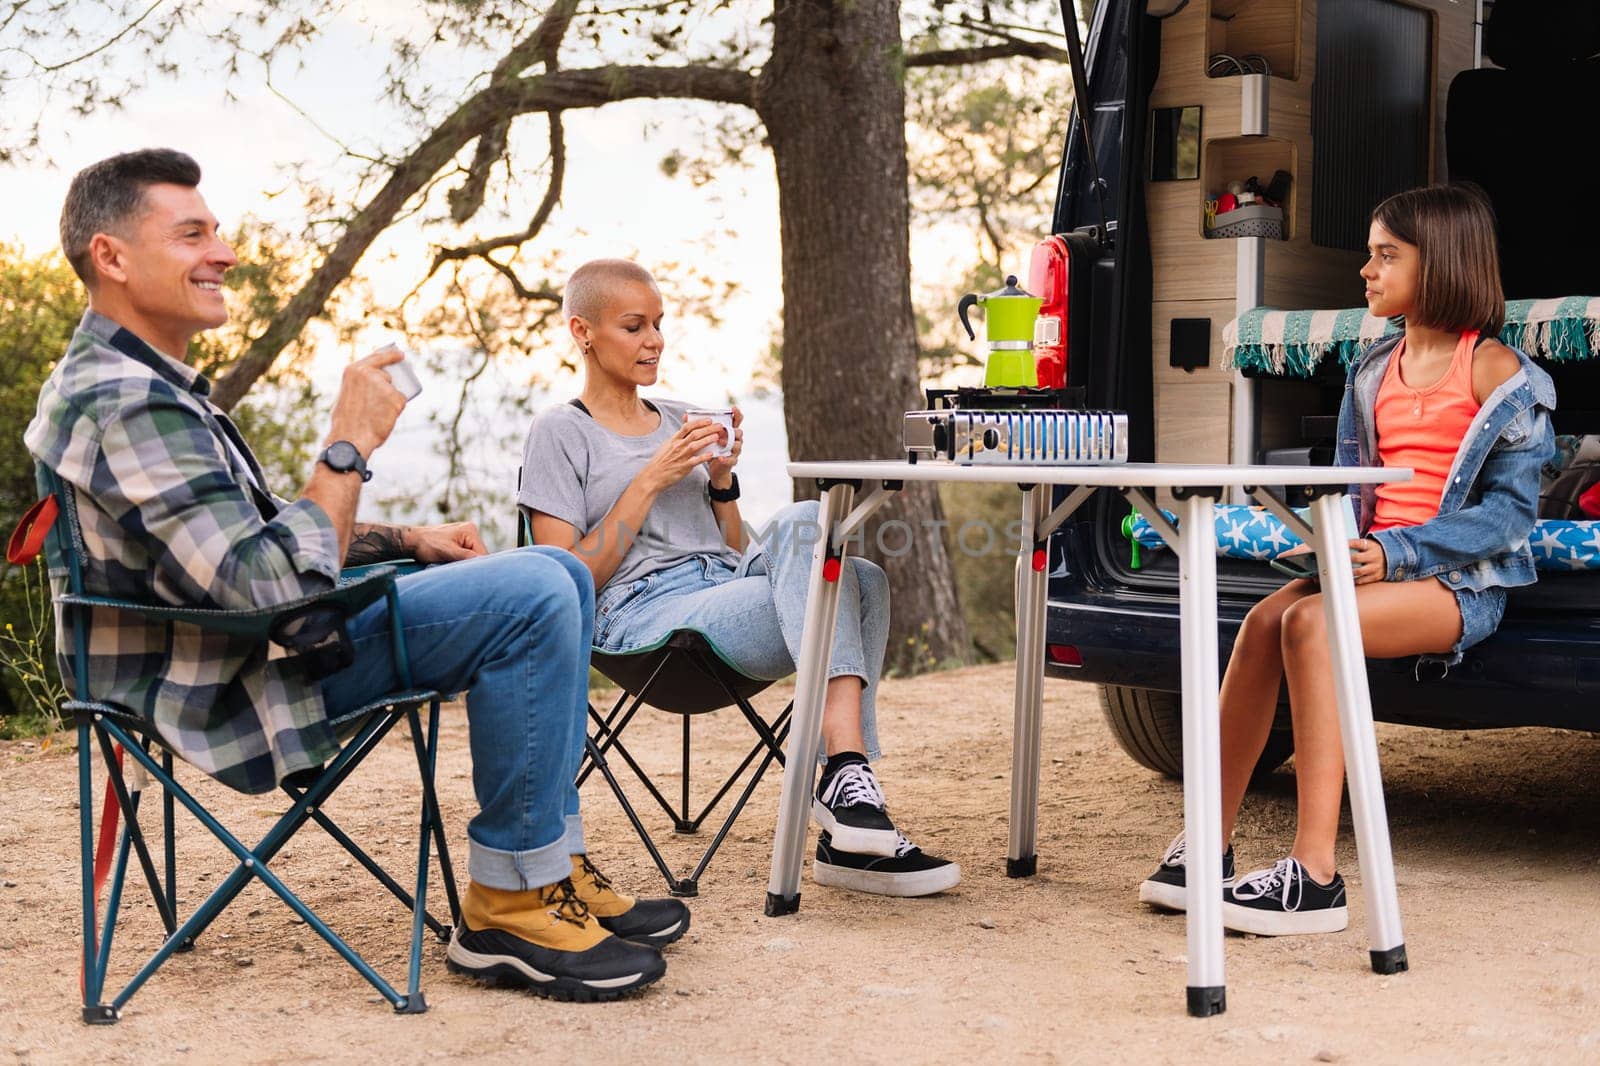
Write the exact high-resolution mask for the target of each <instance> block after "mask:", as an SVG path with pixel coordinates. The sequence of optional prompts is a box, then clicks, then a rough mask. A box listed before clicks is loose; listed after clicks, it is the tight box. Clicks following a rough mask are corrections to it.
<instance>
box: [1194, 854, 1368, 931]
mask: <svg viewBox="0 0 1600 1066" xmlns="http://www.w3.org/2000/svg"><path fill="white" fill-rule="evenodd" d="M1222 924H1223V925H1224V926H1226V927H1227V928H1229V929H1232V930H1233V931H1234V932H1236V933H1254V934H1256V935H1257V936H1293V935H1295V934H1297V933H1337V932H1339V930H1341V929H1343V928H1344V927H1345V926H1347V925H1349V924H1350V911H1349V908H1347V907H1346V906H1345V891H1344V878H1342V877H1340V876H1339V875H1338V874H1334V875H1333V880H1332V881H1331V882H1329V883H1328V884H1325V885H1324V884H1319V883H1318V882H1316V881H1314V880H1312V878H1311V875H1310V874H1308V873H1306V868H1305V867H1304V866H1301V865H1300V861H1299V860H1298V859H1295V858H1292V857H1291V858H1287V859H1279V860H1278V861H1277V863H1276V864H1274V865H1273V867H1272V868H1271V869H1269V870H1257V871H1256V872H1255V873H1252V874H1246V875H1245V876H1243V877H1241V878H1239V882H1238V883H1237V884H1236V885H1234V886H1233V888H1231V889H1227V890H1225V891H1224V892H1223V894H1222Z"/></svg>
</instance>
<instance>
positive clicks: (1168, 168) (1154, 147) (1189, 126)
mask: <svg viewBox="0 0 1600 1066" xmlns="http://www.w3.org/2000/svg"><path fill="white" fill-rule="evenodd" d="M1151 125H1152V126H1153V127H1154V128H1153V129H1152V130H1151V136H1150V146H1151V147H1150V180H1151V181H1189V180H1190V179H1193V178H1198V177H1199V176H1200V108H1199V106H1198V105H1191V106H1189V107H1158V108H1156V109H1155V111H1154V112H1152V115H1151Z"/></svg>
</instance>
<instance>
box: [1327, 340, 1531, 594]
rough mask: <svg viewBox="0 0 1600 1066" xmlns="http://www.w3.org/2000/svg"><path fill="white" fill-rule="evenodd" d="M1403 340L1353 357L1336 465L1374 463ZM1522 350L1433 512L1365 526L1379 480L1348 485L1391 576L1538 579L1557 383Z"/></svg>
mask: <svg viewBox="0 0 1600 1066" xmlns="http://www.w3.org/2000/svg"><path fill="white" fill-rule="evenodd" d="M1399 342H1400V337H1399V336H1394V337H1386V338H1384V339H1383V340H1381V341H1379V342H1378V343H1376V344H1374V345H1373V346H1372V347H1370V348H1368V349H1367V350H1366V351H1364V352H1362V353H1361V354H1360V355H1359V356H1357V357H1356V359H1355V361H1354V362H1352V363H1351V365H1350V370H1349V373H1348V374H1347V375H1346V377H1345V385H1344V401H1343V402H1342V403H1341V404H1340V407H1339V429H1338V440H1339V444H1338V450H1337V453H1336V455H1335V458H1334V465H1335V466H1372V465H1375V464H1376V463H1377V461H1378V459H1377V452H1378V448H1377V434H1376V430H1375V428H1374V425H1373V411H1374V409H1375V407H1376V405H1377V400H1378V386H1379V384H1380V383H1381V382H1382V381H1383V373H1384V369H1385V368H1386V367H1387V366H1388V365H1389V359H1390V357H1391V356H1393V355H1394V350H1395V347H1396V345H1398V344H1399ZM1513 351H1515V349H1513ZM1516 355H1517V361H1518V362H1520V363H1521V364H1522V368H1521V369H1520V370H1519V371H1517V373H1515V374H1513V375H1511V377H1510V378H1509V379H1507V380H1506V381H1505V382H1504V383H1502V384H1501V385H1500V387H1499V388H1497V389H1495V390H1494V392H1493V393H1491V394H1490V395H1489V397H1488V399H1486V400H1485V401H1484V402H1483V406H1482V408H1481V409H1480V410H1479V411H1478V413H1477V415H1475V416H1474V417H1473V420H1472V425H1471V428H1469V429H1468V430H1467V435H1466V437H1464V438H1463V439H1462V441H1461V447H1460V448H1458V449H1457V450H1456V457H1455V460H1454V462H1453V463H1452V464H1451V467H1450V473H1449V475H1448V476H1447V477H1446V478H1445V490H1444V495H1443V497H1442V498H1441V499H1440V500H1439V513H1438V515H1437V516H1436V517H1434V518H1430V519H1429V520H1428V521H1426V522H1424V523H1422V525H1420V526H1402V527H1397V528H1394V529H1385V530H1381V531H1379V532H1377V533H1372V534H1368V533H1367V530H1368V529H1369V528H1371V526H1372V520H1373V515H1374V511H1375V509H1376V504H1377V488H1376V486H1373V485H1360V486H1357V485H1352V486H1350V494H1351V495H1352V496H1353V497H1354V498H1355V502H1356V508H1355V509H1356V515H1357V519H1358V525H1359V528H1360V529H1361V532H1362V534H1363V535H1365V536H1370V537H1371V538H1372V539H1373V540H1375V541H1377V542H1378V543H1379V544H1380V545H1382V546H1383V554H1384V559H1385V562H1386V565H1387V567H1388V573H1387V574H1386V575H1385V576H1386V578H1387V579H1388V580H1390V581H1412V580H1415V579H1418V578H1425V577H1437V578H1439V579H1440V580H1441V581H1443V582H1444V583H1445V584H1446V585H1448V586H1449V587H1450V588H1452V589H1461V588H1465V589H1470V590H1473V591H1482V590H1483V589H1486V588H1494V587H1502V588H1512V587H1515V586H1518V585H1531V584H1533V583H1534V581H1535V580H1536V579H1537V575H1536V574H1535V573H1534V569H1533V552H1532V550H1531V549H1530V548H1529V546H1528V538H1529V536H1530V535H1531V534H1532V533H1533V527H1534V522H1535V521H1537V519H1538V514H1539V475H1540V468H1541V467H1542V466H1543V465H1544V464H1545V462H1546V461H1547V460H1549V459H1550V457H1551V456H1552V455H1554V453H1555V435H1554V432H1553V431H1552V429H1551V427H1550V412H1551V411H1552V410H1554V409H1555V406H1556V387H1555V383H1554V382H1552V381H1551V380H1550V375H1548V374H1546V373H1545V372H1544V371H1543V370H1540V369H1539V368H1538V367H1536V366H1534V365H1533V363H1532V362H1530V361H1529V359H1528V357H1527V356H1526V355H1524V354H1523V353H1522V352H1520V351H1517V352H1516Z"/></svg>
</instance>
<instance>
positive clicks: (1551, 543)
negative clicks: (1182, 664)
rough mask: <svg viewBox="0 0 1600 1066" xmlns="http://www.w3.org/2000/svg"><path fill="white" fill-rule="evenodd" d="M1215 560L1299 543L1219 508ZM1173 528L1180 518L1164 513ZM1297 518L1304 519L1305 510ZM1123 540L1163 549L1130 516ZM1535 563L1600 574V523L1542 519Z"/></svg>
mask: <svg viewBox="0 0 1600 1066" xmlns="http://www.w3.org/2000/svg"><path fill="white" fill-rule="evenodd" d="M1216 512H1217V518H1216V521H1217V554H1218V555H1224V556H1228V557H1231V558H1234V559H1261V560H1267V559H1276V558H1277V557H1278V556H1280V555H1282V554H1283V553H1284V552H1286V551H1288V550H1289V549H1290V548H1292V547H1295V546H1296V545H1298V544H1299V543H1300V538H1299V537H1297V536H1295V535H1294V534H1293V533H1292V532H1290V530H1289V529H1288V527H1287V526H1285V525H1284V524H1283V522H1282V521H1280V520H1279V518H1278V516H1277V515H1275V514H1273V513H1272V512H1271V511H1268V510H1266V509H1265V508H1263V507H1250V506H1245V505H1242V504H1218V505H1217V508H1216ZM1162 513H1163V514H1165V515H1166V516H1167V518H1168V519H1169V520H1170V521H1171V522H1172V523H1173V525H1177V523H1178V518H1177V516H1176V515H1174V514H1172V513H1171V512H1168V511H1164V512H1162ZM1295 513H1296V514H1298V515H1299V516H1300V517H1301V518H1307V509H1306V508H1296V509H1295ZM1122 533H1123V536H1125V537H1127V538H1128V541H1129V543H1130V544H1134V545H1137V546H1138V547H1139V548H1141V549H1143V550H1146V551H1148V550H1151V549H1164V548H1165V547H1166V546H1167V545H1166V542H1165V541H1163V540H1162V539H1161V534H1159V533H1157V532H1156V531H1155V529H1154V528H1153V527H1152V526H1151V525H1150V523H1149V522H1147V521H1145V520H1144V518H1142V517H1141V516H1139V515H1129V516H1128V518H1127V519H1126V520H1125V521H1124V522H1123V526H1122ZM1530 543H1531V545H1532V548H1533V562H1534V565H1535V566H1536V567H1538V568H1539V569H1540V570H1551V571H1558V572H1560V571H1573V570H1600V520H1596V521H1574V520H1571V519H1561V518H1541V519H1540V520H1539V522H1538V524H1537V525H1535V527H1534V530H1533V537H1532V539H1531V542H1530Z"/></svg>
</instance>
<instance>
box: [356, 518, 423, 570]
mask: <svg viewBox="0 0 1600 1066" xmlns="http://www.w3.org/2000/svg"><path fill="white" fill-rule="evenodd" d="M405 532H406V531H405V527H404V526H377V525H369V524H367V523H365V522H357V523H356V526H355V535H354V536H353V537H351V538H350V550H349V551H347V552H345V553H344V565H346V566H366V565H367V564H368V563H382V562H387V561H388V560H390V559H404V558H406V556H407V555H408V554H410V553H409V552H407V550H406V547H405Z"/></svg>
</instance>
